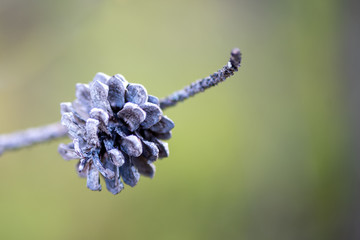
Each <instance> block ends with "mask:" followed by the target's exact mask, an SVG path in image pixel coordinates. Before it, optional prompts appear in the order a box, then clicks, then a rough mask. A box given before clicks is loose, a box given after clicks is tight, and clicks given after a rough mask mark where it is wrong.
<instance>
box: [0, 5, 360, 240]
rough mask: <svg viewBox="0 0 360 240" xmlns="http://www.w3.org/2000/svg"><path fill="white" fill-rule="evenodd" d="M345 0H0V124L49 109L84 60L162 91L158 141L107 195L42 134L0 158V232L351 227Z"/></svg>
mask: <svg viewBox="0 0 360 240" xmlns="http://www.w3.org/2000/svg"><path fill="white" fill-rule="evenodd" d="M357 5H358V4H357V3H356V1H335V0H304V1H296V0H290V1H288V0H272V1H267V0H256V1H251V0H242V1H235V0H233V1H231V0H225V1H224V0H208V1H201V0H200V1H189V0H182V1H129V0H127V1H100V0H72V1H46V0H32V1H29V0H0V76H1V77H0V112H1V117H0V132H1V133H7V132H12V131H15V130H18V129H24V128H27V127H32V126H40V125H43V124H47V123H50V122H55V121H58V120H59V119H60V113H59V103H60V102H63V101H72V100H73V99H74V97H75V96H74V89H75V83H77V82H82V83H86V82H89V81H91V80H92V78H93V76H94V75H95V73H96V72H99V71H102V72H105V73H108V74H110V75H112V74H116V73H121V74H123V75H124V76H125V77H126V78H127V79H128V80H129V81H131V82H136V83H141V84H143V85H145V86H146V87H147V89H148V92H149V93H151V94H153V95H157V96H159V97H164V96H166V95H168V94H170V93H171V92H173V91H175V90H177V89H180V88H182V87H183V86H185V85H187V84H189V83H190V82H192V81H194V80H196V79H199V78H202V77H205V76H207V75H209V74H210V73H212V72H214V71H216V70H217V69H219V68H221V67H222V66H223V65H224V64H226V62H227V61H228V58H229V53H230V50H231V49H232V48H233V47H239V48H240V49H241V50H242V52H243V63H242V67H241V69H240V71H239V72H238V73H237V74H236V75H235V76H234V77H232V78H230V79H228V80H227V81H226V82H225V83H223V84H221V85H219V86H218V87H216V88H213V89H210V90H209V91H207V92H205V93H203V94H200V95H198V96H196V97H195V98H192V99H190V100H187V101H186V102H184V103H181V104H179V105H178V106H176V107H174V108H171V109H168V110H166V114H167V115H168V116H169V117H170V118H171V119H173V120H174V121H175V123H176V127H175V129H174V130H173V138H172V139H171V140H170V141H169V145H170V152H171V153H170V157H169V158H167V159H163V160H160V161H158V162H157V163H156V167H157V172H156V176H155V178H154V179H147V178H141V180H140V182H139V183H138V185H137V186H136V187H135V188H131V187H126V188H125V189H124V190H123V192H121V193H120V194H119V195H117V196H113V195H111V194H110V193H109V192H107V191H106V190H104V191H102V192H91V191H90V190H88V189H87V188H86V181H85V180H84V179H80V178H79V177H78V176H77V174H76V173H75V167H74V165H75V163H76V161H70V162H66V161H64V160H63V159H62V158H61V157H60V156H59V155H58V154H57V145H58V144H59V143H60V142H68V139H62V140H58V141H53V142H50V143H46V144H42V145H38V146H35V147H31V148H27V149H23V150H21V151H16V152H7V153H5V154H4V155H3V156H1V158H0V166H1V168H0V239H157V240H161V239H171V240H172V239H245V240H246V239H249V240H250V239H251V240H262V239H278V240H282V239H284V240H288V239H291V240H297V239H299V240H300V239H301V240H303V239H317V240H319V239H327V240H328V239H359V238H360V234H359V232H358V231H359V225H360V210H359V207H358V205H359V204H360V203H359V202H360V194H359V190H358V188H359V187H358V186H359V183H360V180H359V177H358V174H359V172H360V168H359V167H360V166H359V163H357V161H358V160H359V157H360V153H359V151H360V150H359V149H358V148H359V147H358V144H359V141H360V133H359V129H358V122H359V121H360V117H359V116H360V114H359V110H358V109H359V107H358V106H359V105H358V104H359V102H360V97H359V96H358V95H359V94H358V92H359V90H360V86H359V83H358V82H359V81H357V79H358V77H357V76H359V75H358V74H359V67H358V65H359V55H360V53H359V47H358V41H359V42H360V40H359V35H360V34H359V30H360V28H359V26H358V24H357V23H359V22H360V19H359V16H358V15H359V14H358V12H359V11H358V6H357Z"/></svg>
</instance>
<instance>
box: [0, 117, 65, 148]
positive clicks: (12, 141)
mask: <svg viewBox="0 0 360 240" xmlns="http://www.w3.org/2000/svg"><path fill="white" fill-rule="evenodd" d="M66 133H67V128H66V127H64V126H62V125H61V123H53V124H50V125H46V126H41V127H37V128H30V129H27V130H24V131H18V132H14V133H9V134H3V135H0V155H1V154H2V153H3V152H4V151H7V150H15V149H19V148H23V147H28V146H31V145H34V144H36V143H41V142H47V141H50V140H52V139H56V138H61V137H64V136H65V135H66Z"/></svg>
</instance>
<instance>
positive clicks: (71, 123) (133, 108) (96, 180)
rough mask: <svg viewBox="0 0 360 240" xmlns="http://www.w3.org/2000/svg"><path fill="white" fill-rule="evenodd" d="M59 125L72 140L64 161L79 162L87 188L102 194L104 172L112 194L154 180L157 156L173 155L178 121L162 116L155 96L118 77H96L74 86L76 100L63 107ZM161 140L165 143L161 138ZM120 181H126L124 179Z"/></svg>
mask: <svg viewBox="0 0 360 240" xmlns="http://www.w3.org/2000/svg"><path fill="white" fill-rule="evenodd" d="M61 115H62V118H61V123H62V124H63V125H64V126H66V127H67V129H68V134H69V136H70V138H71V139H72V140H73V141H72V142H71V143H69V144H67V145H66V144H60V146H59V153H60V154H61V156H62V157H63V158H64V159H65V160H70V159H79V162H78V164H77V170H78V173H79V175H80V176H81V177H86V178H87V187H88V188H89V189H91V190H94V191H100V190H101V185H100V174H101V175H102V176H103V178H104V179H105V182H106V187H107V189H108V190H109V191H110V192H111V193H112V194H118V193H119V192H120V191H121V190H122V189H123V188H124V185H123V183H122V181H123V182H124V183H125V184H127V185H130V186H132V187H133V186H135V185H136V184H137V182H138V180H139V178H140V175H144V176H147V177H153V176H154V173H155V166H154V164H153V162H154V161H156V160H157V159H158V158H165V157H168V156H169V149H168V144H167V143H165V142H163V141H161V140H167V139H169V138H170V137H171V129H172V128H174V122H173V121H171V120H170V119H169V118H168V117H166V116H164V115H163V113H162V111H161V109H160V107H159V99H158V98H157V97H154V96H151V95H148V94H147V91H146V89H145V88H144V87H143V86H142V85H140V84H132V83H128V82H127V81H126V80H125V78H124V77H123V76H122V75H120V74H117V75H115V76H112V77H110V76H108V75H106V74H104V73H98V74H96V76H95V78H94V79H93V81H92V82H91V83H89V84H77V85H76V99H75V101H73V102H72V103H70V102H68V103H61ZM160 139H161V140H160ZM121 179H122V181H121Z"/></svg>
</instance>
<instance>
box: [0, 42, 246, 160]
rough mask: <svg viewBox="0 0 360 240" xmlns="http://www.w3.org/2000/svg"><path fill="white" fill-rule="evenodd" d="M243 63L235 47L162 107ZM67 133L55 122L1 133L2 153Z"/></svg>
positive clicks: (163, 101) (162, 102) (212, 83)
mask: <svg viewBox="0 0 360 240" xmlns="http://www.w3.org/2000/svg"><path fill="white" fill-rule="evenodd" d="M240 63H241V52H240V50H239V49H237V48H235V49H233V50H232V51H231V57H230V60H229V62H228V64H227V65H226V66H224V67H223V68H222V69H220V70H219V71H217V72H215V73H214V74H212V75H210V76H208V77H206V78H203V79H201V80H198V81H196V82H194V83H192V84H190V85H189V86H187V87H185V88H184V89H182V90H179V91H176V92H174V93H173V94H171V95H169V96H168V97H165V98H163V99H161V100H160V107H161V108H162V109H165V108H168V107H171V106H174V105H175V104H177V103H178V102H181V101H184V100H185V99H187V98H189V97H191V96H194V95H195V94H197V93H200V92H203V91H204V90H206V89H208V88H210V87H212V86H215V85H217V84H218V83H220V82H222V81H224V80H225V79H227V78H228V77H230V76H232V75H233V74H234V72H236V71H237V70H238V67H239V66H240ZM66 134H67V128H66V127H64V126H62V125H61V123H53V124H49V125H46V126H41V127H37V128H30V129H27V130H23V131H18V132H14V133H9V134H3V135H0V155H1V154H2V153H3V152H5V151H7V150H15V149H19V148H23V147H28V146H31V145H34V144H37V143H42V142H47V141H50V140H52V139H56V138H61V137H64V136H65V135H66Z"/></svg>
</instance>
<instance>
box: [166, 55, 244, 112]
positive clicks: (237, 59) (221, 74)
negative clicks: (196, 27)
mask: <svg viewBox="0 0 360 240" xmlns="http://www.w3.org/2000/svg"><path fill="white" fill-rule="evenodd" d="M240 63H241V52H240V50H239V49H238V48H235V49H233V50H232V51H231V57H230V60H229V62H228V64H227V65H226V66H224V67H223V68H222V69H220V70H219V71H217V72H215V73H214V74H211V75H210V76H208V77H206V78H203V79H200V80H197V81H196V82H193V83H191V84H190V85H189V86H186V87H185V88H183V89H182V90H179V91H176V92H174V93H173V94H171V95H169V96H167V97H165V98H163V99H161V100H160V107H161V108H162V109H165V108H168V107H171V106H174V105H176V104H177V103H178V102H182V101H184V100H185V99H188V98H189V97H192V96H194V95H195V94H197V93H200V92H203V91H205V90H206V89H208V88H210V87H213V86H215V85H217V84H218V83H220V82H223V81H225V79H227V78H228V77H230V76H232V75H234V72H236V71H237V70H238V67H240Z"/></svg>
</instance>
